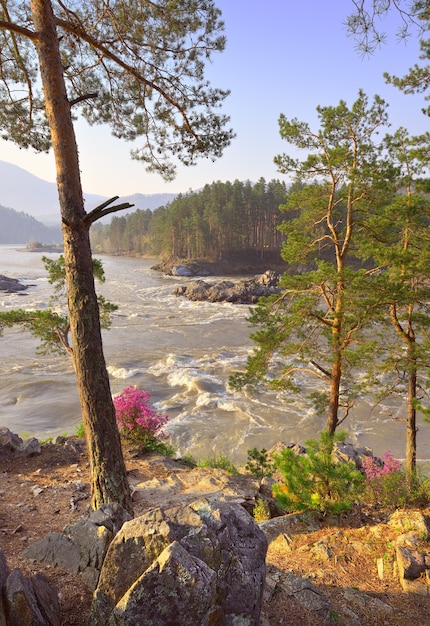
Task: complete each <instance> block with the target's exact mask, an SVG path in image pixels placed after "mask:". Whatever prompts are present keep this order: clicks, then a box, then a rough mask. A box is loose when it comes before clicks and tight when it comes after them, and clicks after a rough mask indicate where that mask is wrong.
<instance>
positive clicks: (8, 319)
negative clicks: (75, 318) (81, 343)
mask: <svg viewBox="0 0 430 626" xmlns="http://www.w3.org/2000/svg"><path fill="white" fill-rule="evenodd" d="M42 261H43V263H44V265H45V268H46V270H47V272H48V282H49V283H50V284H51V285H52V286H53V294H52V296H51V298H50V302H49V307H50V308H48V309H40V310H39V309H36V310H31V311H26V310H24V309H14V310H11V311H4V312H0V336H1V334H2V333H3V331H4V329H5V328H11V327H12V326H21V327H22V328H24V329H25V330H27V331H28V332H30V333H31V334H32V335H33V337H36V338H37V339H38V340H39V341H40V344H39V346H38V348H37V352H38V354H52V353H53V352H56V353H58V354H64V350H66V351H68V352H70V353H71V347H70V345H69V338H68V335H69V319H68V317H67V315H66V313H64V312H63V311H65V309H66V269H65V265H64V263H65V262H64V257H63V255H60V256H59V257H58V259H57V260H53V259H50V258H49V257H45V256H43V257H42ZM93 272H94V277H95V278H96V279H97V280H98V281H99V282H100V283H104V281H105V274H104V269H103V264H102V262H101V261H100V259H93ZM98 304H99V310H100V322H101V326H102V328H105V329H108V328H110V325H111V321H112V317H111V315H112V313H113V312H114V311H116V310H117V309H118V307H117V305H116V304H113V303H112V302H109V301H108V300H106V299H105V298H104V296H102V295H99V296H98Z"/></svg>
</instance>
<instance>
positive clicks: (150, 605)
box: [89, 498, 267, 626]
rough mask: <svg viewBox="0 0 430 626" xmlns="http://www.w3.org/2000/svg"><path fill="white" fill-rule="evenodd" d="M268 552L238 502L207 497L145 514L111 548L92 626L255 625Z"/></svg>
mask: <svg viewBox="0 0 430 626" xmlns="http://www.w3.org/2000/svg"><path fill="white" fill-rule="evenodd" d="M266 551H267V540H266V537H265V535H264V533H263V532H262V531H261V530H260V529H259V527H258V526H257V524H256V523H255V522H254V520H253V518H252V517H251V516H250V515H249V514H248V513H247V512H246V511H245V509H244V508H243V507H242V506H240V505H239V504H237V503H228V502H216V501H212V502H211V501H209V500H207V499H206V498H203V499H201V500H197V501H195V502H193V503H191V504H189V505H180V506H177V507H173V508H169V509H153V510H151V511H148V512H147V513H146V514H144V515H142V516H141V517H139V518H137V519H134V520H131V521H129V522H126V523H125V524H124V525H123V526H122V528H121V530H120V531H119V533H118V534H117V535H116V537H115V538H114V539H113V541H112V543H111V544H110V546H109V549H108V552H107V555H106V558H105V560H104V563H103V567H102V571H101V574H100V579H99V584H98V587H97V589H96V591H95V593H94V600H93V605H92V609H91V618H90V622H89V623H90V625H91V626H102V625H103V626H106V625H107V624H110V625H112V626H113V625H114V624H115V625H119V624H123V625H126V624H127V625H130V626H131V625H134V624H145V626H166V625H167V624H175V626H185V625H186V626H189V624H190V623H194V624H199V625H202V626H203V625H204V624H207V625H208V624H211V625H213V626H215V625H223V626H224V625H225V626H229V625H233V624H241V626H252V625H255V626H256V625H257V624H259V619H260V611H261V604H262V595H263V588H264V580H265V571H266V566H265V557H266ZM190 616H192V618H191V617H190ZM190 620H192V621H190Z"/></svg>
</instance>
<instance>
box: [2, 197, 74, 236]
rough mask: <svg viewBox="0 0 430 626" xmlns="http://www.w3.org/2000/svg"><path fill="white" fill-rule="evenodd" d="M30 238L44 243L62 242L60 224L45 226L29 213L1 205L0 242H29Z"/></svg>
mask: <svg viewBox="0 0 430 626" xmlns="http://www.w3.org/2000/svg"><path fill="white" fill-rule="evenodd" d="M30 240H35V241H39V242H40V243H43V244H53V243H60V242H61V241H62V238H61V228H60V226H45V225H44V224H41V223H40V222H38V221H37V220H36V219H35V218H34V217H32V216H31V215H28V214H27V213H23V212H18V211H15V210H14V209H9V208H8V207H4V206H0V244H7V243H13V244H15V243H17V244H21V243H27V242H28V241H30Z"/></svg>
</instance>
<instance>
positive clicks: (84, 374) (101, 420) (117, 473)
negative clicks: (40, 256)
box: [30, 0, 132, 512]
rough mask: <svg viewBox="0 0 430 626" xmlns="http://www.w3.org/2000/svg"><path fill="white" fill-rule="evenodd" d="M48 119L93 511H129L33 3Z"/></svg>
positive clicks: (66, 129)
mask: <svg viewBox="0 0 430 626" xmlns="http://www.w3.org/2000/svg"><path fill="white" fill-rule="evenodd" d="M30 4H31V11H32V16H33V22H34V27H35V31H36V37H37V38H36V40H35V45H36V49H37V54H38V59H39V64H40V72H41V77H42V85H43V90H44V94H45V102H46V115H47V118H48V123H49V127H50V131H51V137H52V146H53V150H54V155H55V163H56V171H57V185H58V193H59V201H60V209H61V217H62V223H63V240H64V258H65V268H66V281H67V291H68V307H69V320H70V330H71V336H72V342H73V359H74V366H75V372H76V377H77V384H78V391H79V397H80V402H81V409H82V418H83V423H84V428H85V434H86V440H87V445H88V453H89V459H90V466H91V480H92V501H91V505H92V507H93V508H97V507H99V506H100V505H101V504H103V503H108V502H119V503H120V504H121V505H122V506H124V507H125V508H126V509H127V510H128V511H130V512H131V511H132V505H131V496H130V489H129V485H128V481H127V475H126V468H125V463H124V459H123V454H122V449H121V441H120V436H119V432H118V428H117V424H116V419H115V408H114V406H113V402H112V396H111V390H110V384H109V376H108V373H107V369H106V363H105V359H104V355H103V345H102V337H101V329H100V318H99V310H98V304H97V296H96V291H95V285H94V276H93V265H92V257H91V246H90V240H89V229H90V226H91V222H92V221H93V220H90V219H88V215H87V213H86V211H85V208H84V200H83V194H82V186H81V179H80V172H79V159H78V149H77V144H76V138H75V132H74V128H73V121H72V115H71V104H70V102H69V100H68V98H67V92H66V86H65V82H64V75H63V67H62V64H61V57H60V52H59V46H58V34H57V31H56V27H55V21H54V14H53V11H52V6H51V3H50V2H49V0H31V3H30Z"/></svg>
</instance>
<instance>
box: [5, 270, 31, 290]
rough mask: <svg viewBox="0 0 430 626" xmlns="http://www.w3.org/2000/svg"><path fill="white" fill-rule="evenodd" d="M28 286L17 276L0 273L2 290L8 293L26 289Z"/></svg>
mask: <svg viewBox="0 0 430 626" xmlns="http://www.w3.org/2000/svg"><path fill="white" fill-rule="evenodd" d="M27 288H28V286H27V285H23V284H22V283H21V282H20V281H19V280H17V279H16V278H8V277H7V276H4V274H0V291H5V292H6V293H17V292H19V291H25V290H26V289H27Z"/></svg>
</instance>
